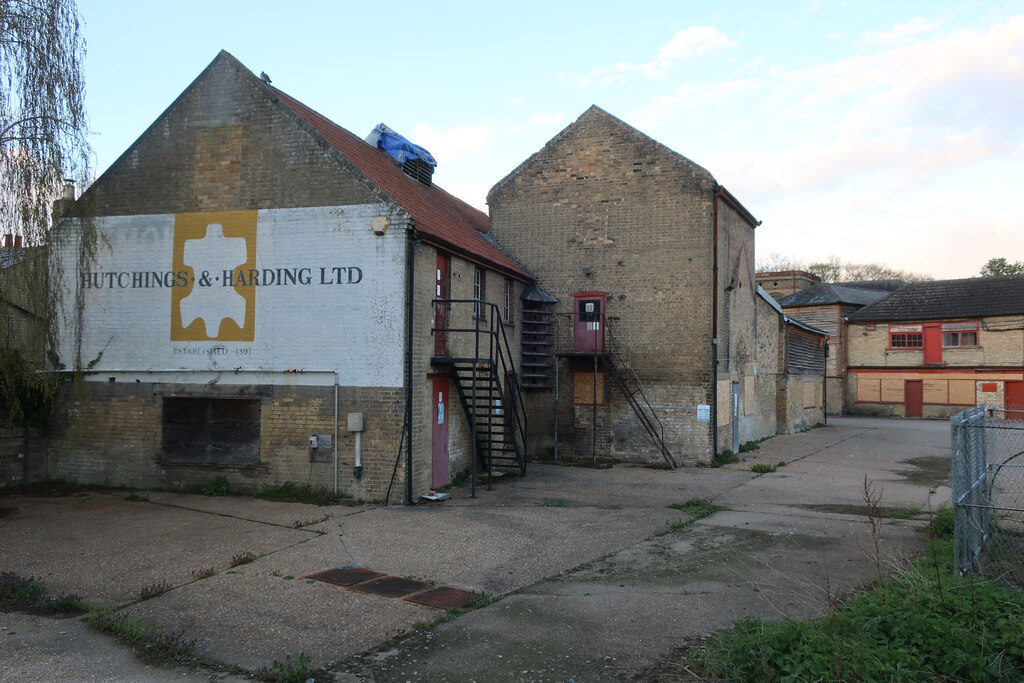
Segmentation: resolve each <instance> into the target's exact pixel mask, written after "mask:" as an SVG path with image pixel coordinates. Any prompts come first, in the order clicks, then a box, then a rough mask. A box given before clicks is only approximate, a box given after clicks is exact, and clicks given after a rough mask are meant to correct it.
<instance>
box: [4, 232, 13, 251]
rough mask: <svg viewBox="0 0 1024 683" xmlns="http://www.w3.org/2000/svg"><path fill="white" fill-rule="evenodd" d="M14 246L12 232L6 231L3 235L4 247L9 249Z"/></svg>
mask: <svg viewBox="0 0 1024 683" xmlns="http://www.w3.org/2000/svg"><path fill="white" fill-rule="evenodd" d="M13 246H14V233H10V232H9V233H7V234H6V235H4V247H5V248H7V249H10V248H11V247H13Z"/></svg>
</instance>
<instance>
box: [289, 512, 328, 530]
mask: <svg viewBox="0 0 1024 683" xmlns="http://www.w3.org/2000/svg"><path fill="white" fill-rule="evenodd" d="M328 519H330V518H329V517H328V516H327V515H324V516H323V517H317V518H316V519H297V520H295V521H294V522H292V526H293V527H295V528H296V529H301V528H303V527H307V526H313V525H314V524H319V523H320V522H326V521H327V520H328Z"/></svg>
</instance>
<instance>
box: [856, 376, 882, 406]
mask: <svg viewBox="0 0 1024 683" xmlns="http://www.w3.org/2000/svg"><path fill="white" fill-rule="evenodd" d="M881 400H882V381H881V380H878V379H865V378H863V377H858V378H857V401H858V402H860V403H878V402H879V401H881Z"/></svg>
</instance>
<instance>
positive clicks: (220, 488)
mask: <svg viewBox="0 0 1024 683" xmlns="http://www.w3.org/2000/svg"><path fill="white" fill-rule="evenodd" d="M199 493H201V494H202V495H204V496H227V495H229V494H230V493H231V485H230V484H228V478H227V477H225V476H224V475H223V474H218V475H217V477H216V478H215V479H214V480H213V481H211V482H210V483H209V484H206V485H205V486H203V487H202V488H200V489H199Z"/></svg>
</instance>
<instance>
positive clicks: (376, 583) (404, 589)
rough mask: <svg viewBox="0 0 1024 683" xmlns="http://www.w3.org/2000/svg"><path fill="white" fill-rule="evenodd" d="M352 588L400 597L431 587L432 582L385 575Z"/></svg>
mask: <svg viewBox="0 0 1024 683" xmlns="http://www.w3.org/2000/svg"><path fill="white" fill-rule="evenodd" d="M350 588H351V589H352V590H357V591H360V592H362V593H373V594H374V595H384V596H387V597H389V598H400V597H402V596H405V595H409V594H410V593H415V592H417V591H421V590H424V589H427V588H430V584H429V583H425V582H423V581H414V580H413V579H403V578H401V577H399V576H385V577H383V578H380V579H374V580H373V581H366V582H364V583H361V584H359V585H358V586H350Z"/></svg>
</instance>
